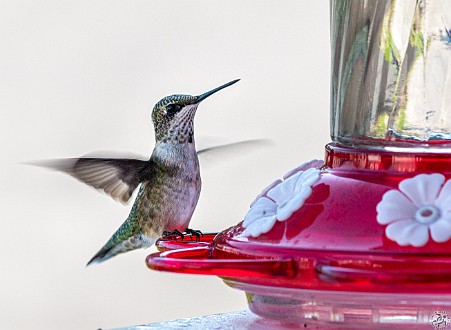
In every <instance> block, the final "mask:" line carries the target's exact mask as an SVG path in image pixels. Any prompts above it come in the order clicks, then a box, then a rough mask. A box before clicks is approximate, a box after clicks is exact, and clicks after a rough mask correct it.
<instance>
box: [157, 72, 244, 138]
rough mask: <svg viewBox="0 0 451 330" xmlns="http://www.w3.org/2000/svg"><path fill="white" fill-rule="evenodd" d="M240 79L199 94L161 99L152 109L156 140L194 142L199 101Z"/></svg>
mask: <svg viewBox="0 0 451 330" xmlns="http://www.w3.org/2000/svg"><path fill="white" fill-rule="evenodd" d="M238 81H239V79H237V80H233V81H231V82H229V83H227V84H224V85H222V86H219V87H217V88H215V89H213V90H211V91H209V92H206V93H204V94H201V95H198V96H192V95H181V94H175V95H170V96H166V97H164V98H163V99H161V100H160V101H159V102H158V103H157V104H155V106H154V108H153V110H152V121H153V124H154V127H155V139H156V141H157V142H170V143H174V144H180V143H193V142H194V115H195V114H196V110H197V107H198V106H199V103H200V102H202V101H203V100H205V99H206V98H207V97H209V96H210V95H212V94H214V93H216V92H217V91H219V90H221V89H223V88H226V87H228V86H230V85H233V84H234V83H236V82H238Z"/></svg>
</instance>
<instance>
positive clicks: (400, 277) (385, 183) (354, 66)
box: [147, 0, 451, 329]
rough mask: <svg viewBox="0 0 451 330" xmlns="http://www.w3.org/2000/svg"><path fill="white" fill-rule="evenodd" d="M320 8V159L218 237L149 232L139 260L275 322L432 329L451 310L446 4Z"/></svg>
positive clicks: (339, 2)
mask: <svg viewBox="0 0 451 330" xmlns="http://www.w3.org/2000/svg"><path fill="white" fill-rule="evenodd" d="M330 8H331V26H332V27H331V39H332V95H331V98H332V99H331V135H332V140H333V142H332V143H330V144H329V145H327V146H326V157H325V161H324V162H323V161H311V162H308V163H305V164H303V165H301V166H299V167H298V168H296V169H294V170H292V171H290V172H289V173H287V174H285V175H284V176H283V177H281V178H280V179H279V180H276V181H274V182H273V183H272V184H271V185H269V186H268V187H267V188H265V189H264V190H263V191H262V193H261V194H260V195H259V196H258V197H257V198H256V200H255V201H254V202H253V203H252V205H251V207H250V210H249V212H248V213H247V215H246V216H245V218H244V220H243V221H242V222H240V223H239V224H238V225H236V226H234V227H232V228H229V229H226V230H225V231H223V232H222V233H219V234H218V235H214V234H211V235H206V236H205V237H204V238H203V239H202V240H201V241H200V242H195V241H190V240H186V239H185V240H184V241H182V240H180V239H178V240H177V239H170V238H162V239H160V240H159V241H158V243H157V245H158V247H159V249H160V251H161V252H159V253H156V254H153V255H150V256H149V257H148V258H147V263H148V265H149V267H150V268H152V269H157V270H166V271H173V272H182V273H192V274H211V275H217V276H220V277H222V278H223V279H224V281H225V282H226V283H227V284H228V285H230V286H232V287H234V288H238V289H241V290H244V291H246V294H247V297H248V302H249V307H250V309H251V310H252V311H253V312H254V313H256V314H258V315H261V316H264V317H269V318H274V319H279V320H283V321H284V322H291V323H293V322H294V323H296V322H307V323H314V324H318V325H330V326H342V327H344V328H352V327H364V328H372V327H373V328H377V329H380V328H384V327H386V328H388V329H393V327H394V326H396V328H402V327H404V326H405V327H406V328H409V329H412V326H415V328H418V327H423V326H424V327H425V328H426V329H430V328H431V325H432V326H434V327H436V328H437V329H440V326H444V325H447V324H449V321H450V320H449V317H448V315H447V314H448V313H450V314H451V180H450V179H451V30H450V29H451V28H450V25H448V24H451V1H449V0H442V1H439V0H422V1H420V0H417V1H409V0H406V1H400V0H397V1H396V0H381V1H376V0H374V1H364V0H347V1H346V0H332V1H331V6H330ZM300 152H302V150H301V151H300ZM446 322H448V323H446ZM442 328H443V327H442Z"/></svg>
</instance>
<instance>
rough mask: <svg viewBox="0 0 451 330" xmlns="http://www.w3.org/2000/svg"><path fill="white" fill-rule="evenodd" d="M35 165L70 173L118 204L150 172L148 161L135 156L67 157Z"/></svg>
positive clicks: (125, 198) (130, 193)
mask: <svg viewBox="0 0 451 330" xmlns="http://www.w3.org/2000/svg"><path fill="white" fill-rule="evenodd" d="M37 165H41V166H45V167H49V168H52V169H55V170H58V171H62V172H65V173H67V174H70V175H72V176H73V177H74V178H76V179H78V180H80V181H82V182H84V183H86V184H87V185H90V186H91V187H94V188H96V189H98V190H103V191H104V192H105V193H106V194H108V195H110V196H111V197H112V198H113V199H115V200H117V201H120V202H122V203H126V202H127V201H128V200H129V199H130V197H131V196H132V194H133V191H134V190H135V189H136V187H138V185H139V184H140V183H141V182H142V181H144V180H146V179H148V178H149V177H150V176H151V174H152V172H153V166H152V165H153V163H152V162H151V161H150V160H149V161H144V160H138V159H116V158H69V159H60V160H54V161H48V162H45V163H40V164H37Z"/></svg>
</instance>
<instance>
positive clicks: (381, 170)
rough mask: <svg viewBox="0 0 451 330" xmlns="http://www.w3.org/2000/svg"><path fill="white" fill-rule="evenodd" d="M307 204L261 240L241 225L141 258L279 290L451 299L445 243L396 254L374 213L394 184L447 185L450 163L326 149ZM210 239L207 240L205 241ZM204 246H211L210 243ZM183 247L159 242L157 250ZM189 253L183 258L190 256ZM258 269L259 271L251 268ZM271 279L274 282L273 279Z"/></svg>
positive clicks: (449, 248)
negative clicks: (435, 180)
mask: <svg viewBox="0 0 451 330" xmlns="http://www.w3.org/2000/svg"><path fill="white" fill-rule="evenodd" d="M321 170H322V174H321V178H320V180H319V181H318V182H317V183H316V184H315V185H314V186H313V191H312V194H311V196H310V197H309V198H308V199H307V200H306V201H305V203H304V205H303V206H302V207H301V208H300V209H299V210H298V211H296V212H294V213H293V215H292V216H291V217H290V218H289V219H288V220H286V221H284V222H280V221H277V222H276V224H275V226H274V227H273V228H272V229H271V230H270V231H269V232H268V233H266V234H262V235H260V236H259V237H256V238H252V237H250V238H247V237H242V236H240V233H242V232H243V230H244V228H242V227H241V224H238V225H237V226H235V227H232V228H229V229H227V230H225V231H224V232H222V233H220V234H218V235H217V236H216V237H215V238H214V240H212V241H211V240H210V241H209V240H207V239H205V240H204V241H201V242H198V243H194V244H197V246H196V247H195V248H193V249H191V250H190V249H186V250H183V251H181V250H178V251H173V252H163V253H160V254H154V255H151V256H149V257H148V259H147V263H148V265H149V267H150V268H153V269H158V270H169V271H176V272H186V273H197V274H212V275H219V276H223V277H227V278H228V279H234V280H236V281H238V282H240V281H241V282H243V283H251V284H258V285H263V286H278V287H287V288H299V289H311V290H331V291H361V292H362V291H363V292H365V291H366V292H387V293H390V292H393V293H396V292H404V293H442V294H444V293H451V241H448V242H445V243H436V242H434V241H433V240H429V242H428V243H427V244H426V245H425V246H423V247H421V248H418V247H413V246H400V245H398V244H397V243H396V242H394V241H392V240H389V239H388V238H387V237H386V235H385V226H383V225H380V224H379V223H378V222H377V221H376V216H377V213H376V206H377V204H378V203H379V202H380V201H381V200H382V196H383V194H384V193H385V192H387V191H388V190H390V189H397V188H398V184H399V182H400V181H401V180H403V179H406V178H409V177H413V176H415V175H417V174H419V173H433V172H435V173H437V172H438V173H442V174H443V175H444V176H445V177H446V178H447V179H449V178H451V155H450V154H437V153H424V152H420V153H409V152H388V151H371V150H357V149H352V148H344V147H341V146H339V145H337V144H330V145H328V146H327V147H326V164H325V166H324V167H323V168H322V169H321ZM212 235H213V234H212ZM209 239H212V237H211V236H210V237H209ZM190 244H193V243H189V242H180V241H178V242H172V243H169V242H165V243H164V249H171V250H173V249H178V248H183V247H185V248H187V247H188V245H190ZM190 251H191V252H190ZM259 262H261V263H259ZM276 275H277V276H276Z"/></svg>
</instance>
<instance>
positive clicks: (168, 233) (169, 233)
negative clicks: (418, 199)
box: [163, 229, 185, 241]
mask: <svg viewBox="0 0 451 330" xmlns="http://www.w3.org/2000/svg"><path fill="white" fill-rule="evenodd" d="M163 236H170V237H174V238H177V237H178V236H180V237H181V238H182V241H183V239H184V238H185V235H184V234H183V233H182V232H180V231H179V230H177V229H174V230H173V231H164V232H163Z"/></svg>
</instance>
